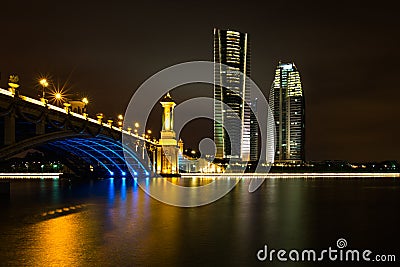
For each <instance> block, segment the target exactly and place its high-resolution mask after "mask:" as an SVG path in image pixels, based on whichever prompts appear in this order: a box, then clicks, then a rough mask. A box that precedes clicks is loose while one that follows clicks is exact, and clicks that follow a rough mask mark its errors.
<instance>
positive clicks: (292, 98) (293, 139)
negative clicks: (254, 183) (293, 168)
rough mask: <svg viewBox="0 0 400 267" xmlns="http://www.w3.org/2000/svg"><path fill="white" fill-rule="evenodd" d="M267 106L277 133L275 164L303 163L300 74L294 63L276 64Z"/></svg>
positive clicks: (302, 112)
mask: <svg viewBox="0 0 400 267" xmlns="http://www.w3.org/2000/svg"><path fill="white" fill-rule="evenodd" d="M269 104H270V107H271V110H272V113H273V116H274V120H275V126H276V131H277V133H276V146H277V147H276V154H275V162H281V163H285V162H286V163H300V162H302V161H304V159H305V152H304V141H305V102H304V95H303V89H302V84H301V80H300V73H299V71H298V70H297V68H296V65H295V64H294V63H281V62H279V64H278V66H277V68H276V70H275V79H274V82H273V84H272V86H271V92H270V96H269Z"/></svg>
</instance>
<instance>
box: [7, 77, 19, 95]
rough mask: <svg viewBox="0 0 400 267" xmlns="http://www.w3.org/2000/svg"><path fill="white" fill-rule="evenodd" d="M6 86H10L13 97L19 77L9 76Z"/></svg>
mask: <svg viewBox="0 0 400 267" xmlns="http://www.w3.org/2000/svg"><path fill="white" fill-rule="evenodd" d="M8 86H10V89H9V90H10V91H11V93H12V94H13V95H15V93H16V92H17V88H18V87H19V77H18V75H10V77H9V79H8Z"/></svg>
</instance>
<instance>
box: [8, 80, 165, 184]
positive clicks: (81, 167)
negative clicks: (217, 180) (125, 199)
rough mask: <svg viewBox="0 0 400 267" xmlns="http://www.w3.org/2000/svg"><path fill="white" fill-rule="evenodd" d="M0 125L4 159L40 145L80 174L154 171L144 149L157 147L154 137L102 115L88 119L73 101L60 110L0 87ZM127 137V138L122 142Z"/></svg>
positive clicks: (127, 173)
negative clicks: (134, 130)
mask: <svg viewBox="0 0 400 267" xmlns="http://www.w3.org/2000/svg"><path fill="white" fill-rule="evenodd" d="M0 129H3V130H2V131H0V162H2V161H3V162H4V161H5V160H8V159H10V158H12V157H14V156H16V155H18V154H20V153H22V152H24V151H27V150H29V149H37V150H39V151H42V152H44V153H48V154H50V155H51V154H53V155H61V156H62V157H61V158H62V163H63V164H64V165H65V166H67V167H68V168H69V169H70V170H71V171H72V172H73V173H74V174H75V175H78V176H91V175H92V176H96V177H110V176H116V177H122V176H130V174H132V175H133V176H136V175H138V176H143V175H145V176H149V175H151V173H152V171H153V170H154V167H153V166H154V164H153V163H152V162H154V160H153V158H152V157H151V156H152V155H149V156H150V160H149V157H148V156H147V155H145V153H148V152H146V150H147V151H150V152H151V151H155V150H156V146H157V142H156V141H152V140H149V139H147V138H145V136H140V135H139V134H138V133H134V132H131V129H130V128H129V129H123V127H122V125H120V126H119V127H117V126H115V125H113V122H112V121H108V122H105V121H103V118H102V117H101V116H98V118H96V119H94V118H90V117H89V116H88V115H87V114H86V113H82V112H80V110H74V109H72V108H71V107H70V105H69V104H67V105H65V107H64V108H62V107H59V106H56V105H52V104H49V103H48V102H47V101H46V100H45V99H44V98H43V99H42V100H37V99H34V98H30V97H27V96H23V95H20V94H19V93H18V91H13V90H5V89H1V88H0ZM123 135H125V136H128V137H129V138H124V142H126V143H124V144H123V143H122V136H123ZM125 140H126V141H125ZM124 152H125V156H124ZM150 154H153V155H154V153H150Z"/></svg>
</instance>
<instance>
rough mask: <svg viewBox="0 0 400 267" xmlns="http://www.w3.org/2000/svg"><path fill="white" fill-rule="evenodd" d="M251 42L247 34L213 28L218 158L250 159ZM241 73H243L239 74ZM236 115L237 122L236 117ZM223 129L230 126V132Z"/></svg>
mask: <svg viewBox="0 0 400 267" xmlns="http://www.w3.org/2000/svg"><path fill="white" fill-rule="evenodd" d="M249 51H250V44H249V40H248V35H247V33H241V32H238V31H232V30H220V29H214V63H220V64H224V65H227V66H228V67H227V68H226V69H225V68H222V67H221V65H218V64H215V65H214V100H215V101H214V142H215V145H216V150H217V151H216V156H215V157H216V158H217V159H229V158H233V159H238V160H242V161H247V160H249V157H250V107H249V106H248V105H247V104H246V101H248V100H249V98H250V95H249V94H250V90H249V89H248V86H249V85H248V84H247V83H246V76H250V52H249ZM240 73H243V74H244V76H243V75H240ZM237 118H239V120H240V121H238V120H237ZM226 129H229V135H228V132H227V131H226Z"/></svg>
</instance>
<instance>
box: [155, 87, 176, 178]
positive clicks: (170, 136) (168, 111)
mask: <svg viewBox="0 0 400 267" xmlns="http://www.w3.org/2000/svg"><path fill="white" fill-rule="evenodd" d="M160 104H161V105H162V107H163V114H162V130H161V137H160V140H159V142H158V147H157V173H158V174H161V175H166V176H175V175H178V173H179V166H178V151H179V148H178V142H177V141H176V134H175V132H174V107H175V105H176V104H175V102H174V101H173V100H172V98H171V95H170V94H169V93H168V94H167V95H166V96H164V97H163V99H162V100H161V102H160Z"/></svg>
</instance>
